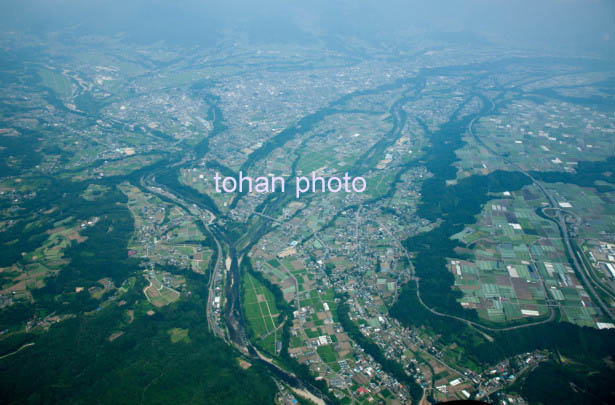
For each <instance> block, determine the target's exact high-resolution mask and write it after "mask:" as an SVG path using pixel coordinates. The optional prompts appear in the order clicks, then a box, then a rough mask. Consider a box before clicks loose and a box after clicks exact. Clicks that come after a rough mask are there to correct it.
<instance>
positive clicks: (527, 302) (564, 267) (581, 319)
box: [448, 187, 602, 326]
mask: <svg viewBox="0 0 615 405" xmlns="http://www.w3.org/2000/svg"><path fill="white" fill-rule="evenodd" d="M505 194H506V195H505V196H503V197H504V198H503V199H494V200H491V201H490V202H489V203H487V204H486V205H485V207H484V209H483V211H482V213H481V214H480V215H479V217H478V222H477V223H476V224H475V225H472V226H470V227H468V228H466V229H465V230H464V231H463V232H461V233H460V234H458V235H456V237H457V238H458V239H459V240H460V241H462V242H464V243H465V244H466V245H467V246H468V248H469V250H468V253H470V254H471V256H472V258H471V259H469V260H459V259H450V260H449V265H448V268H449V270H450V271H451V273H452V274H453V275H454V276H455V287H456V288H457V289H459V290H460V291H462V292H463V294H464V295H463V298H461V301H460V302H461V305H462V306H463V307H465V308H471V309H476V310H477V311H478V314H479V316H480V317H481V318H483V319H485V320H488V321H490V322H494V323H504V322H519V321H531V320H540V319H545V318H547V317H548V316H549V314H550V311H551V309H550V307H553V308H558V309H559V310H560V311H561V313H562V316H563V317H564V318H565V319H567V320H568V321H569V322H573V323H576V324H579V325H583V326H595V324H596V322H600V321H602V317H601V316H600V311H599V310H598V309H597V308H596V307H595V305H594V303H593V302H592V301H591V300H590V298H589V295H588V293H587V292H586V291H585V290H584V289H583V286H582V284H581V282H580V281H579V279H578V278H577V276H576V275H575V273H574V271H573V269H572V268H571V266H570V264H569V263H568V260H567V257H566V253H565V248H564V245H563V243H562V241H561V238H559V237H557V235H559V232H558V230H557V226H556V225H555V224H554V223H553V222H551V221H548V220H546V219H544V218H542V217H541V216H539V215H538V214H537V212H536V210H537V209H539V208H541V207H543V205H544V204H543V203H542V202H541V201H542V200H541V199H539V198H538V197H537V196H538V190H537V189H536V187H527V188H524V189H523V190H521V191H519V192H514V193H508V192H506V193H505Z"/></svg>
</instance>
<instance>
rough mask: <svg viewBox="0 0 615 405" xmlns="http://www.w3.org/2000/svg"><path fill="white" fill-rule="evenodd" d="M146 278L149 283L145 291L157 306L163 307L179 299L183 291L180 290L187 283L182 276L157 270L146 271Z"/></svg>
mask: <svg viewBox="0 0 615 405" xmlns="http://www.w3.org/2000/svg"><path fill="white" fill-rule="evenodd" d="M145 279H146V280H147V281H148V282H149V285H148V286H147V287H145V288H144V289H143V293H144V294H145V296H146V297H147V300H148V301H149V302H151V303H152V305H154V306H156V307H163V306H165V305H169V304H171V303H173V302H175V301H177V300H179V298H180V297H181V293H180V292H179V291H178V290H180V289H184V287H185V284H186V280H185V279H184V278H183V277H182V276H176V275H173V274H171V273H168V272H160V271H156V270H149V271H146V274H145Z"/></svg>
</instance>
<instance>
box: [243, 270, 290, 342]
mask: <svg viewBox="0 0 615 405" xmlns="http://www.w3.org/2000/svg"><path fill="white" fill-rule="evenodd" d="M242 286H243V303H244V308H245V314H246V319H247V321H248V324H249V326H250V330H251V331H252V333H253V334H254V338H255V339H256V341H257V343H258V344H259V346H261V347H262V348H263V349H264V350H266V351H267V352H269V353H274V354H275V353H278V352H279V347H278V345H279V344H281V342H282V341H281V337H282V330H281V329H279V326H280V323H279V321H278V317H279V315H280V312H279V310H278V308H277V306H276V304H275V299H274V297H273V294H272V293H271V291H269V290H268V289H267V287H265V286H264V285H263V284H262V283H261V282H260V281H259V280H258V279H256V278H255V277H254V276H252V275H251V274H249V273H246V274H245V278H244V279H243V285H242Z"/></svg>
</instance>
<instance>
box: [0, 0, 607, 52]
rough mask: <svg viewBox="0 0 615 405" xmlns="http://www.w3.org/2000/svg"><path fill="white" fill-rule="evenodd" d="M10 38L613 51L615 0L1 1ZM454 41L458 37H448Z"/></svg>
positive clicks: (4, 25)
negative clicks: (480, 40)
mask: <svg viewBox="0 0 615 405" xmlns="http://www.w3.org/2000/svg"><path fill="white" fill-rule="evenodd" d="M0 3H1V4H0V14H1V15H2V17H0V18H1V20H0V21H1V23H2V27H3V28H4V30H17V29H25V30H34V31H57V30H65V29H67V28H69V27H70V28H71V29H79V30H80V32H84V33H85V32H89V33H105V34H109V33H116V32H127V33H129V34H130V35H131V36H132V37H133V38H135V39H137V40H142V41H149V40H157V39H168V40H169V41H181V42H191V41H195V42H199V43H204V44H205V43H215V41H216V39H217V37H218V35H219V34H220V33H221V32H224V31H226V30H229V29H236V30H237V29H238V30H245V32H246V33H248V34H249V35H255V36H258V35H259V34H260V33H265V34H266V35H265V36H264V38H268V37H270V36H274V37H275V36H276V35H277V36H280V35H282V36H284V37H285V38H287V39H296V40H297V41H306V40H310V39H313V38H318V37H322V36H324V35H343V36H356V37H360V38H362V39H367V40H370V39H377V40H379V41H382V40H384V41H386V40H391V39H393V40H394V39H397V40H399V38H400V37H403V36H404V35H415V34H416V33H429V32H459V31H465V32H473V33H476V34H479V35H482V36H484V37H486V38H488V39H490V40H492V41H495V42H496V43H504V42H507V43H508V44H511V43H512V44H515V45H517V46H521V47H529V46H532V47H547V48H551V49H563V48H567V49H575V50H581V49H584V50H592V51H596V50H600V51H601V52H602V53H604V54H609V53H610V54H611V55H613V53H614V49H615V40H614V36H615V0H424V1H413V0H341V1H338V0H309V1H305V0H303V1H298V0H286V1H279V0H263V1H246V0H225V1H218V0H216V1H208V0H202V1H197V0H169V1H160V0H147V1H145V0H88V1H85V0H3V1H2V2H0ZM448 37H449V38H453V39H454V36H453V37H451V36H450V35H449V36H448Z"/></svg>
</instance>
